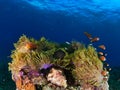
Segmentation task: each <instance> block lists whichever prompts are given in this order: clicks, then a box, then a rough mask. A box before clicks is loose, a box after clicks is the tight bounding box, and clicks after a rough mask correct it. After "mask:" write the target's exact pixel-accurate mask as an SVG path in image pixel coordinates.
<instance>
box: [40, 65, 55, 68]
mask: <svg viewBox="0 0 120 90" xmlns="http://www.w3.org/2000/svg"><path fill="white" fill-rule="evenodd" d="M51 66H53V65H52V64H43V65H42V67H41V69H48V68H50V67H51Z"/></svg>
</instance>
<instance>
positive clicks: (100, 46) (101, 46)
mask: <svg viewBox="0 0 120 90" xmlns="http://www.w3.org/2000/svg"><path fill="white" fill-rule="evenodd" d="M98 47H99V48H101V49H103V50H105V49H106V47H105V45H99V46H98Z"/></svg>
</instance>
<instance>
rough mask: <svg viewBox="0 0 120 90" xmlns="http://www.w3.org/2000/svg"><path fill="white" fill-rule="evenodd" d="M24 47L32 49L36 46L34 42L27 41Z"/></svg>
mask: <svg viewBox="0 0 120 90" xmlns="http://www.w3.org/2000/svg"><path fill="white" fill-rule="evenodd" d="M25 48H26V49H27V50H34V49H36V48H37V46H36V44H34V43H32V42H28V43H26V45H25Z"/></svg>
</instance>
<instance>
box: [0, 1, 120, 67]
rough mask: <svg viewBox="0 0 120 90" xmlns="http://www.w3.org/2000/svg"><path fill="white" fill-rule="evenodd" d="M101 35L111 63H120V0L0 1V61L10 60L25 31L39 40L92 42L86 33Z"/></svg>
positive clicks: (100, 42)
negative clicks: (42, 38)
mask: <svg viewBox="0 0 120 90" xmlns="http://www.w3.org/2000/svg"><path fill="white" fill-rule="evenodd" d="M85 31H87V32H90V33H91V34H92V35H93V36H99V37H100V41H99V42H97V43H95V46H97V45H99V44H105V45H106V47H107V49H106V51H105V52H106V53H107V54H108V56H107V62H108V63H110V65H111V66H120V55H119V54H120V1H119V0H0V37H1V38H0V61H1V62H3V61H4V62H6V61H8V60H9V59H10V58H9V57H8V56H9V55H10V53H11V50H12V49H13V48H14V47H13V43H14V42H16V41H17V40H18V38H19V37H20V36H21V35H22V34H25V35H27V36H29V37H34V38H35V39H39V38H40V37H41V36H45V37H46V38H47V39H48V40H51V41H55V42H65V41H71V40H78V41H80V42H83V43H86V44H88V43H89V40H88V39H87V38H86V37H85V35H84V34H83V32H85Z"/></svg>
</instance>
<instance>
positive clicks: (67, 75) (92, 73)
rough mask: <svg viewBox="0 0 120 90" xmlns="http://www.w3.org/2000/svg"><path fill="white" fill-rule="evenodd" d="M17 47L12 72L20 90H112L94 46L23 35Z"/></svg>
mask: <svg viewBox="0 0 120 90" xmlns="http://www.w3.org/2000/svg"><path fill="white" fill-rule="evenodd" d="M14 46H15V50H13V51H12V53H11V58H12V61H11V62H10V63H9V70H10V71H11V73H12V79H13V80H14V82H15V83H16V89H17V90H23V89H24V90H109V85H108V83H107V82H108V78H109V73H108V71H107V70H104V68H103V61H101V60H100V59H99V55H98V52H97V51H96V50H95V48H94V47H93V46H91V45H88V46H87V47H86V46H85V45H84V44H82V43H79V42H76V41H72V42H71V43H69V44H68V43H64V44H58V43H54V42H50V41H48V40H46V39H45V38H44V37H42V38H41V39H40V40H35V39H33V38H28V37H26V36H25V35H23V36H21V37H20V39H19V40H18V42H17V43H15V44H14ZM103 71H105V72H106V73H107V74H104V75H103ZM106 77H107V79H106Z"/></svg>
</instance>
